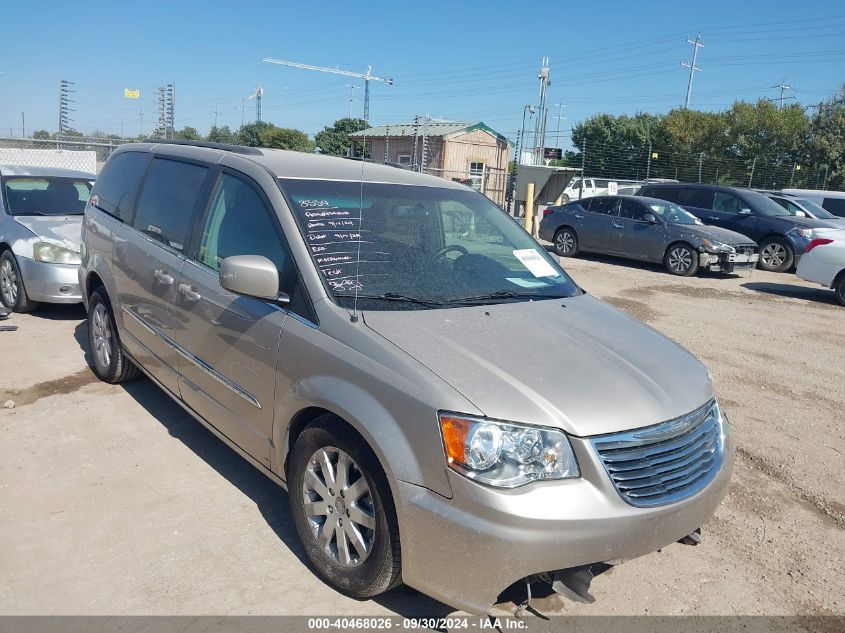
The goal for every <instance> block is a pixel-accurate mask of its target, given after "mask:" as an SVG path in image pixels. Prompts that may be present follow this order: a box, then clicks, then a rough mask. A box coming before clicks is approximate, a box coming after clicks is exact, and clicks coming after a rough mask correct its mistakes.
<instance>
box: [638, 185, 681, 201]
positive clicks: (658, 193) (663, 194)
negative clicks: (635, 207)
mask: <svg viewBox="0 0 845 633" xmlns="http://www.w3.org/2000/svg"><path fill="white" fill-rule="evenodd" d="M680 191H681V190H680V189H677V188H675V187H654V188H653V189H647V190H646V191H641V192H640V195H641V196H648V197H649V198H660V199H661V200H666V201H668V202H677V201H678V193H679V192H680Z"/></svg>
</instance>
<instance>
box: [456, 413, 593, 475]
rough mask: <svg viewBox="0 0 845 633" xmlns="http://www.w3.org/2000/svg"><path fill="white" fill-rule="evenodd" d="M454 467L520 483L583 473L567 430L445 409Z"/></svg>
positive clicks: (459, 470) (462, 472)
mask: <svg viewBox="0 0 845 633" xmlns="http://www.w3.org/2000/svg"><path fill="white" fill-rule="evenodd" d="M440 431H441V433H442V435H443V446H444V448H445V450H446V460H447V462H448V464H449V467H450V468H451V469H452V470H454V471H456V472H459V473H461V474H462V475H464V476H466V477H469V478H470V479H473V480H475V481H480V482H481V483H485V484H489V485H491V486H498V487H501V488H515V487H516V486H522V485H524V484H527V483H529V482H532V481H535V480H538V479H567V478H570V477H578V476H579V475H580V471H579V470H578V462H577V461H576V460H575V454H574V453H573V452H572V446H571V445H570V444H569V439H568V438H567V437H566V435H565V434H564V433H563V432H562V431H558V430H555V429H546V428H540V427H532V426H525V425H522V424H513V423H510V422H498V421H492V420H484V419H479V418H470V417H464V416H459V415H453V414H449V413H442V414H440Z"/></svg>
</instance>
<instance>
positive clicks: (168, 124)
mask: <svg viewBox="0 0 845 633" xmlns="http://www.w3.org/2000/svg"><path fill="white" fill-rule="evenodd" d="M175 109H176V84H172V83H169V84H167V85H166V86H159V87H158V122H157V123H156V127H155V130H153V133H152V136H153V137H154V138H165V139H172V138H173V118H174V113H175Z"/></svg>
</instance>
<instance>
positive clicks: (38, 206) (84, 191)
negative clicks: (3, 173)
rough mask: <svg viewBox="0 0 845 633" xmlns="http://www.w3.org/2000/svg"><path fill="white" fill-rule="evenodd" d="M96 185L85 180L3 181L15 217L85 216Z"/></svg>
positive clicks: (33, 178) (18, 178)
mask: <svg viewBox="0 0 845 633" xmlns="http://www.w3.org/2000/svg"><path fill="white" fill-rule="evenodd" d="M92 185H93V182H92V181H90V180H87V179H85V178H58V177H53V176H7V177H6V178H4V179H3V189H4V190H5V194H6V205H7V209H8V210H9V213H10V214H11V215H82V213H83V211H85V203H87V202H88V197H89V196H90V195H91V186H92Z"/></svg>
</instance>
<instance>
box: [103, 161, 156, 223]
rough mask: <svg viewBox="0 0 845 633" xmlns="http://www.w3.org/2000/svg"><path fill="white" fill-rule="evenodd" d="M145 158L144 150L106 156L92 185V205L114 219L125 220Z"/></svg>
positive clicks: (142, 170)
mask: <svg viewBox="0 0 845 633" xmlns="http://www.w3.org/2000/svg"><path fill="white" fill-rule="evenodd" d="M149 161H150V155H149V154H148V153H146V152H122V153H120V154H116V155H115V156H113V157H112V158H111V159H109V160H108V161H107V162H106V164H105V166H104V167H103V169H102V171H101V172H100V175H99V176H97V182H96V183H95V185H94V193H96V194H97V197H96V198H95V200H96V203H95V206H96V207H97V208H98V209H99V210H100V211H103V212H105V213H108V214H109V215H111V216H114V217H116V218H117V219H118V220H122V221H123V222H127V221H129V214H130V213H131V210H132V202H133V200H134V199H135V195H136V194H137V193H138V187H139V186H140V185H141V180H142V179H143V177H144V172H145V171H146V170H147V163H149Z"/></svg>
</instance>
